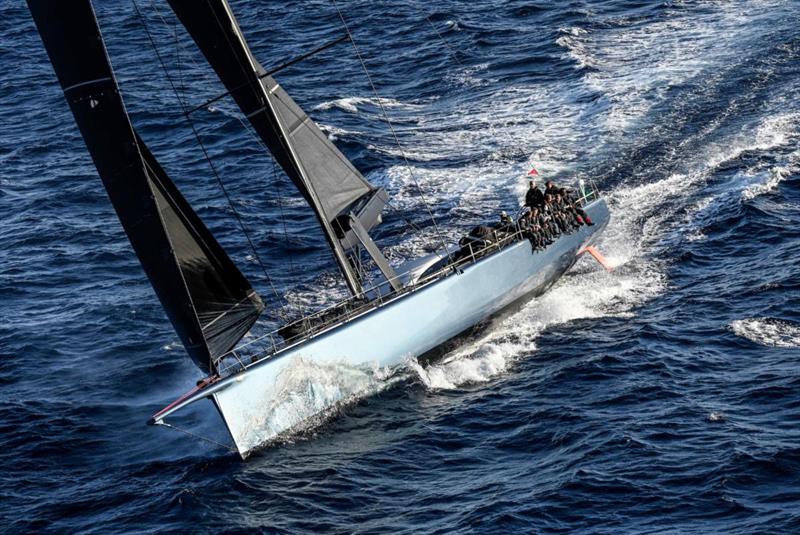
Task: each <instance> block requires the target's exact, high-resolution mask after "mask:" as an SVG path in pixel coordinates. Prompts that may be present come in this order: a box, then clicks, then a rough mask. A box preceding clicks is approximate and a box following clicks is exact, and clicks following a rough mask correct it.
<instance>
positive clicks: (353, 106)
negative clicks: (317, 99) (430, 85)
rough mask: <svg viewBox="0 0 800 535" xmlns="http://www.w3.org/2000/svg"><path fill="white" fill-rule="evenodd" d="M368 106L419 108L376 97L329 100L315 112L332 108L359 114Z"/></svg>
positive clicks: (391, 99)
mask: <svg viewBox="0 0 800 535" xmlns="http://www.w3.org/2000/svg"><path fill="white" fill-rule="evenodd" d="M364 105H368V106H370V107H371V108H375V109H380V107H381V106H383V107H384V108H387V109H392V108H404V109H414V108H417V107H419V105H418V104H413V103H410V102H401V101H399V100H395V99H393V98H383V97H381V98H377V99H376V98H374V97H345V98H337V99H336V100H328V101H325V102H322V103H320V104H317V105H316V106H314V108H312V109H314V110H330V109H332V108H338V109H340V110H342V111H346V112H349V113H358V112H359V106H364Z"/></svg>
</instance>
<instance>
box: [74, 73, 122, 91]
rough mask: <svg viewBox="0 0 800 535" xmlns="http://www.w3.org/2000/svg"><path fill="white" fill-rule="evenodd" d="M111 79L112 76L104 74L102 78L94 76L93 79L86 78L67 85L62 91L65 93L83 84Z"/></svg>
mask: <svg viewBox="0 0 800 535" xmlns="http://www.w3.org/2000/svg"><path fill="white" fill-rule="evenodd" d="M112 80H113V78H112V77H110V76H104V77H103V78H95V79H94V80H87V81H85V82H78V83H77V84H72V85H71V86H69V87H65V88H64V89H63V91H64V93H66V92H67V91H72V90H73V89H77V88H78V87H82V86H85V85H89V84H97V83H100V82H110V81H112Z"/></svg>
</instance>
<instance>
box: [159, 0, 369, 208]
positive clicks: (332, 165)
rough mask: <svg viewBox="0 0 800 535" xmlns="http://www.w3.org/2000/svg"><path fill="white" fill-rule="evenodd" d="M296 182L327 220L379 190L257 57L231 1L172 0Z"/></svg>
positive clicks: (262, 136)
mask: <svg viewBox="0 0 800 535" xmlns="http://www.w3.org/2000/svg"><path fill="white" fill-rule="evenodd" d="M168 2H169V4H170V6H172V9H173V10H174V11H175V14H176V15H177V16H178V18H179V19H180V21H181V23H182V24H183V25H184V26H185V27H186V29H187V31H188V32H189V34H190V35H191V36H192V38H193V39H194V41H195V42H196V43H197V45H198V47H200V49H201V50H202V52H203V54H204V55H205V57H206V59H207V60H208V62H209V63H210V64H211V66H212V67H213V68H214V70H215V71H216V73H217V75H218V76H219V77H220V79H221V80H222V83H223V84H224V85H225V87H226V88H227V89H228V91H230V92H231V95H232V96H233V98H234V100H235V101H236V103H237V104H238V105H239V108H240V109H241V110H242V112H243V113H244V115H245V116H246V117H247V118H248V119H249V121H250V122H251V123H252V125H253V127H254V128H255V130H256V132H257V133H258V134H259V136H260V137H261V139H262V140H263V141H264V143H265V144H266V145H267V148H269V150H270V152H271V153H272V154H273V155H274V157H275V159H276V160H277V161H278V163H279V164H280V165H281V167H282V168H283V170H284V171H285V172H286V174H287V175H288V176H289V177H290V178H291V179H292V181H293V182H294V184H295V186H296V187H297V188H298V189H299V190H300V192H301V193H302V194H303V195H304V196H305V198H306V200H307V201H308V202H309V204H310V205H311V206H312V207H313V208H314V209H315V210H316V211H317V212H319V213H320V216H321V217H322V218H324V219H325V221H326V222H328V223H330V222H332V221H333V220H334V219H335V218H336V217H337V216H339V215H340V214H342V213H343V211H344V210H345V209H346V208H347V207H349V206H351V205H352V204H353V203H355V202H356V201H358V200H359V199H361V198H362V197H363V196H364V195H366V194H367V193H369V192H371V191H373V190H374V189H375V188H374V187H373V186H372V185H371V184H370V183H369V182H367V180H366V179H365V178H364V177H363V176H362V175H361V173H359V172H358V170H356V168H355V167H353V165H352V164H351V163H350V162H349V161H348V160H347V158H346V157H345V156H344V155H343V154H342V153H341V152H340V151H339V149H337V148H336V146H335V145H334V144H333V143H332V142H331V141H330V140H329V139H328V137H327V136H326V135H325V134H324V133H323V132H322V131H321V130H320V129H319V127H318V126H317V125H316V124H315V123H314V121H312V120H311V119H310V118H309V117H308V115H307V114H306V113H305V112H304V111H303V110H302V109H301V108H300V106H298V105H297V103H295V102H294V100H292V98H291V97H290V96H289V95H288V94H287V93H286V91H284V90H283V88H281V87H280V86H279V85H278V83H277V82H276V81H275V79H273V78H272V77H270V76H263V75H264V73H265V71H264V69H263V68H262V67H261V65H260V64H259V63H258V61H257V60H256V59H255V58H254V57H253V55H252V53H251V52H250V49H249V47H248V46H247V43H246V42H245V40H244V37H243V35H242V33H241V30H240V29H239V26H238V23H237V22H236V19H235V18H234V16H233V13H232V12H231V11H230V6H228V3H227V1H226V0H203V1H197V0H168Z"/></svg>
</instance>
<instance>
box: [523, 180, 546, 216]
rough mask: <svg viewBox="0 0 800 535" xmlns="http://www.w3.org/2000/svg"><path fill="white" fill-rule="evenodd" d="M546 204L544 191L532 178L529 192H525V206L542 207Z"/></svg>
mask: <svg viewBox="0 0 800 535" xmlns="http://www.w3.org/2000/svg"><path fill="white" fill-rule="evenodd" d="M543 205H544V193H542V190H540V189H539V186H537V185H536V182H534V181H533V180H531V182H530V187H529V188H528V193H526V194H525V206H527V207H528V208H531V209H533V208H537V207H538V208H541V207H542V206H543Z"/></svg>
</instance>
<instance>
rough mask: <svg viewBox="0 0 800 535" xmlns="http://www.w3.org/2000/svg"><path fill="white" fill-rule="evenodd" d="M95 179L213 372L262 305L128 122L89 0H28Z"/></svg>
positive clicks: (194, 350) (180, 327)
mask: <svg viewBox="0 0 800 535" xmlns="http://www.w3.org/2000/svg"><path fill="white" fill-rule="evenodd" d="M28 7H29V8H30V11H31V14H32V15H33V19H34V21H35V23H36V26H37V28H38V30H39V34H40V35H41V37H42V41H43V42H44V46H45V48H46V50H47V53H48V55H49V56H50V61H51V63H52V64H53V69H54V70H55V72H56V75H57V76H58V80H59V82H60V84H61V87H62V88H63V91H64V96H65V97H66V99H67V102H68V103H69V106H70V108H71V110H72V113H73V115H74V116H75V121H76V123H77V124H78V127H79V128H80V131H81V134H82V135H83V139H84V141H85V142H86V146H87V148H88V149H89V153H90V154H91V156H92V159H93V161H94V164H95V167H97V171H98V174H99V175H100V179H101V180H102V182H103V185H104V186H105V189H106V192H107V193H108V196H109V198H110V200H111V203H112V205H113V206H114V209H115V210H116V212H117V216H118V217H119V220H120V222H121V223H122V226H123V228H124V230H125V232H126V234H127V235H128V238H129V240H130V242H131V245H132V246H133V249H134V251H135V252H136V255H137V256H138V257H139V260H140V262H141V264H142V267H143V268H144V270H145V272H146V273H147V276H148V278H149V279H150V282H151V283H152V285H153V289H154V290H155V292H156V295H158V297H159V299H160V301H161V304H162V306H163V307H164V310H165V311H166V313H167V316H168V317H169V319H170V321H171V322H172V324H173V326H174V327H175V330H176V331H177V333H178V335H179V336H180V338H181V341H182V342H183V345H184V346H185V347H186V351H187V352H188V353H189V355H190V356H191V358H192V359H193V360H194V362H195V364H197V366H198V367H200V368H201V369H202V370H204V371H206V372H215V371H216V367H217V363H218V359H219V358H221V357H222V356H223V355H225V354H226V353H227V352H228V351H230V350H231V349H232V348H234V347H235V345H236V344H237V343H238V341H239V340H240V339H241V338H242V337H243V336H244V335H245V334H246V333H247V331H248V330H249V329H250V327H251V326H252V325H253V323H255V321H256V319H257V318H258V316H259V314H260V313H261V311H262V310H263V308H264V304H263V302H262V301H261V298H260V297H259V295H258V294H257V293H256V292H255V290H253V288H252V286H251V285H250V283H249V282H248V280H247V279H246V278H245V277H244V275H242V273H241V272H240V271H239V269H238V268H237V267H236V266H235V265H234V263H233V261H232V260H231V259H230V257H228V255H227V254H226V253H225V251H224V249H223V248H222V247H221V246H220V245H219V243H218V242H217V241H216V239H215V238H214V236H213V235H212V234H211V232H210V231H209V230H208V228H207V227H206V226H205V225H204V224H203V222H202V221H201V220H200V218H199V217H198V216H197V214H196V213H195V212H194V211H193V210H192V208H191V206H190V205H189V203H188V202H187V201H186V199H184V197H183V196H182V195H181V193H180V191H179V190H178V188H177V187H176V186H175V184H174V183H173V182H172V181H171V180H170V179H169V177H168V176H167V174H166V173H165V172H164V169H163V168H162V167H161V166H160V165H159V163H158V161H156V159H155V157H154V156H153V154H152V153H151V152H150V150H149V149H148V148H147V146H146V145H145V144H144V142H143V141H142V140H141V138H140V137H139V135H138V134H137V133H136V131H135V129H134V128H133V126H132V125H131V122H130V118H129V117H128V113H127V111H126V109H125V104H124V102H123V100H122V96H121V94H120V90H119V86H118V84H117V81H116V78H115V76H114V72H113V70H112V68H111V63H110V61H109V58H108V54H107V51H106V48H105V44H104V42H103V38H102V35H101V33H100V29H99V27H98V25H97V19H96V17H95V14H94V9H93V8H92V4H91V2H90V0H74V1H71V2H53V1H48V0H28Z"/></svg>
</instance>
